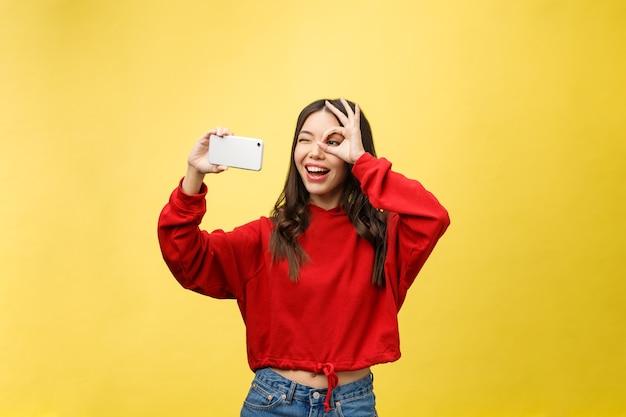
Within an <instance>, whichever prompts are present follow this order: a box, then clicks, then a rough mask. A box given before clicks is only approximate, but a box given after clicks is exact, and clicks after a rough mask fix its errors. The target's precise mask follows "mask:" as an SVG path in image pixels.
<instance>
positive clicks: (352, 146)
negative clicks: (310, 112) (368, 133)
mask: <svg viewBox="0 0 626 417" xmlns="http://www.w3.org/2000/svg"><path fill="white" fill-rule="evenodd" d="M341 103H342V104H343V107H344V109H345V110H346V113H347V116H346V115H345V114H343V113H342V112H341V110H339V109H338V108H337V107H335V106H333V105H332V104H331V103H330V102H328V101H326V107H327V108H328V109H329V110H330V111H331V112H333V114H334V115H335V116H336V117H337V119H339V122H340V123H341V124H342V126H337V127H333V128H330V129H328V130H327V131H326V132H324V138H323V139H324V140H322V146H323V150H324V152H327V153H329V154H332V155H336V156H338V157H339V158H341V159H343V160H344V161H346V162H347V163H349V164H354V163H355V162H356V161H357V159H359V158H360V157H361V155H363V154H364V153H365V149H364V148H363V140H362V138H361V110H360V109H359V105H358V104H356V105H355V106H354V107H355V108H354V111H353V110H352V107H350V105H349V104H348V102H347V101H346V100H345V99H344V98H343V97H342V98H341ZM334 133H338V134H340V135H341V136H343V137H344V140H343V141H342V142H341V143H340V144H339V145H337V146H328V145H326V140H325V139H326V138H327V137H328V136H330V135H332V134H334Z"/></svg>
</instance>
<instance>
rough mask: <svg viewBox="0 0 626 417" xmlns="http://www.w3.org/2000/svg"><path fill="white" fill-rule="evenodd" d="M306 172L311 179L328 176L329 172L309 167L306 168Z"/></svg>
mask: <svg viewBox="0 0 626 417" xmlns="http://www.w3.org/2000/svg"><path fill="white" fill-rule="evenodd" d="M306 172H307V173H308V174H309V176H310V177H312V178H322V177H323V176H325V175H326V174H328V173H329V172H330V170H329V169H326V168H322V167H314V166H309V167H306Z"/></svg>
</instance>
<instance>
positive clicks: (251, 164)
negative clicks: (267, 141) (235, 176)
mask: <svg viewBox="0 0 626 417" xmlns="http://www.w3.org/2000/svg"><path fill="white" fill-rule="evenodd" d="M263 148H264V143H263V140H262V139H257V138H248V137H243V136H233V135H228V136H223V137H222V136H217V135H211V137H210V142H209V162H210V163H211V164H213V165H225V166H229V167H233V168H240V169H248V170H252V171H260V170H261V167H262V165H263Z"/></svg>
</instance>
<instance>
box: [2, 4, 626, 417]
mask: <svg viewBox="0 0 626 417" xmlns="http://www.w3.org/2000/svg"><path fill="white" fill-rule="evenodd" d="M625 28H626V3H624V2H623V1H621V0H614V1H610V0H605V1H602V0H579V1H572V0H526V1H511V2H509V1H499V0H477V1H471V2H470V1H452V0H448V1H439V2H435V1H429V0H417V1H412V0H411V1H409V0H407V1H396V2H393V1H364V0H360V1H347V2H340V1H330V0H318V1H314V2H304V1H294V0H284V1H274V2H261V1H258V2H257V1H242V0H238V1H223V2H205V1H197V2H192V1H184V0H183V1H178V2H166V1H139V0H132V1H121V0H120V1H70V0H65V1H63V0H33V1H21V0H3V1H0V97H1V100H0V158H1V164H0V186H1V192H2V203H1V204H0V224H1V226H0V230H1V232H0V262H1V263H0V265H1V268H2V269H1V278H0V416H2V417H5V416H9V417H17V416H19V417H22V416H37V417H39V416H46V417H48V416H50V417H51V416H63V417H65V416H93V417H100V416H102V417H104V416H107V417H108V416H119V417H123V416H175V415H181V416H183V415H184V416H188V417H191V416H206V415H212V416H222V415H224V416H225V415H238V414H237V413H238V411H239V408H240V404H241V401H242V399H243V397H244V395H245V393H246V391H247V386H248V383H249V381H250V379H251V373H250V371H249V370H248V369H247V364H246V357H245V342H244V338H243V325H242V324H241V320H240V317H239V314H238V311H237V308H236V306H235V304H234V303H233V302H228V301H216V300H211V299H208V298H205V297H201V296H199V295H196V294H194V293H192V292H188V291H184V290H183V289H182V288H180V287H179V286H178V284H177V283H176V282H175V281H174V279H173V278H172V277H171V275H170V274H169V272H168V270H167V268H166V267H165V265H164V263H163V261H162V260H161V257H160V253H159V250H158V246H157V242H156V233H155V232H156V230H155V229H156V220H157V216H158V213H159V211H160V209H161V207H162V205H163V204H164V203H165V202H166V199H167V197H168V195H169V193H170V191H171V190H172V189H173V188H174V187H175V186H176V184H177V181H178V180H179V178H180V177H181V176H182V175H183V174H184V171H185V166H186V156H187V153H188V152H189V150H190V147H191V146H192V144H193V143H194V141H195V140H196V138H197V137H198V136H199V135H200V134H201V133H202V132H203V131H204V130H206V129H208V128H210V127H213V126H216V125H218V124H219V125H225V126H229V127H230V128H231V129H232V130H233V131H235V132H236V133H238V134H242V135H248V136H259V137H262V138H264V139H265V140H266V141H267V148H266V159H265V168H264V169H263V171H262V172H260V173H251V172H241V171H236V170H231V171H229V172H228V173H226V174H224V175H220V176H219V177H212V178H211V187H212V188H211V192H210V195H209V199H210V212H211V216H210V217H209V218H207V219H206V220H205V222H204V226H205V227H206V228H210V229H212V228H216V227H222V228H226V229H229V228H231V227H233V226H235V225H237V224H240V223H243V222H245V221H248V220H251V219H254V218H256V217H257V216H259V215H265V214H268V213H269V210H270V208H271V206H272V204H273V203H274V200H275V198H276V196H277V194H278V192H279V191H280V188H281V186H282V183H283V179H284V175H285V172H286V167H287V163H288V157H289V143H290V140H291V135H292V129H293V127H294V125H295V118H296V116H297V114H298V112H299V110H300V109H301V108H302V107H303V106H304V105H306V104H308V103H309V102H310V101H312V100H314V99H317V98H320V97H329V96H330V97H337V96H340V95H343V96H346V97H348V98H350V99H352V100H355V101H358V102H359V103H360V104H361V105H362V107H363V109H364V111H365V113H366V115H367V116H368V117H369V118H370V120H371V122H372V125H373V129H374V135H375V139H376V140H377V144H378V151H379V153H380V154H381V155H385V156H386V157H388V158H389V159H390V160H391V161H392V162H393V163H394V167H395V168H396V169H397V170H398V171H401V172H403V173H405V174H406V175H408V176H410V177H413V178H417V179H420V180H421V181H422V182H423V183H424V184H425V185H426V186H427V187H428V188H429V189H431V190H432V191H433V192H434V193H435V194H436V195H437V196H438V197H439V198H440V200H441V201H442V202H443V203H444V205H446V207H447V208H448V209H449V211H450V213H451V216H452V221H453V224H452V226H451V228H450V229H449V231H448V233H447V235H446V236H445V237H444V238H443V239H442V241H441V243H440V245H439V246H438V248H437V249H436V250H435V252H434V254H433V256H432V258H431V259H430V261H429V263H428V264H427V265H426V267H425V269H424V270H423V273H422V275H421V277H420V279H419V280H418V281H417V282H416V284H415V287H414V288H413V290H412V292H411V293H410V296H409V298H408V300H407V303H406V305H405V307H404V309H403V311H402V312H401V315H400V319H401V326H402V343H403V345H402V346H403V355H404V356H403V358H402V359H401V360H400V361H398V362H396V363H394V364H388V365H384V366H378V367H376V368H375V373H376V381H375V383H376V389H377V395H378V402H379V411H380V413H381V415H383V416H385V417H394V416H396V417H400V416H429V417H444V416H445V417H454V416H459V417H461V416H462V417H468V416H594V417H595V416H626V378H625V375H626V330H625V324H624V323H626V307H624V297H625V291H626V281H625V280H624V278H625V277H626V267H625V266H624V255H625V252H626V251H625V248H626V239H625V235H626V220H625V219H624V214H625V213H626V186H625V185H624V182H625V180H626V163H625V162H624V161H625V160H626V135H625V133H626V122H625V120H626V104H625V103H626V102H625V99H624V98H625V97H626V88H625V81H624V80H625V78H624V74H626V53H625V49H624V47H625V45H626V36H625V35H626V29H625Z"/></svg>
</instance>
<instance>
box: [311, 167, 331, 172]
mask: <svg viewBox="0 0 626 417" xmlns="http://www.w3.org/2000/svg"><path fill="white" fill-rule="evenodd" d="M307 171H309V172H315V173H321V172H328V170H327V169H324V168H320V167H307Z"/></svg>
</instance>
